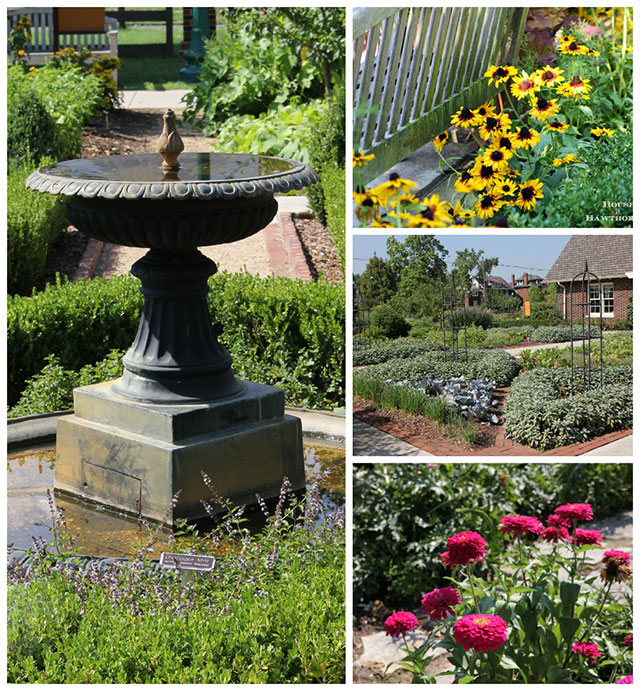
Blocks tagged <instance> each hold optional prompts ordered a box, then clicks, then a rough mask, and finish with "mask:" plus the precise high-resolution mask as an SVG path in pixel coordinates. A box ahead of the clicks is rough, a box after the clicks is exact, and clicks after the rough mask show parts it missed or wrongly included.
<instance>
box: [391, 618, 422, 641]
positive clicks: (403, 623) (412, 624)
mask: <svg viewBox="0 0 640 691" xmlns="http://www.w3.org/2000/svg"><path fill="white" fill-rule="evenodd" d="M419 625H420V624H419V622H418V620H417V619H416V616H415V614H411V612H396V613H395V614H392V615H391V616H390V617H387V620H386V621H385V622H384V630H385V631H386V632H387V636H391V638H397V637H398V636H401V635H402V634H403V633H405V632H406V631H413V630H414V629H417V628H418V626H419Z"/></svg>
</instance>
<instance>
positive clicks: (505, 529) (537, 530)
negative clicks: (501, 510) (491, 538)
mask: <svg viewBox="0 0 640 691" xmlns="http://www.w3.org/2000/svg"><path fill="white" fill-rule="evenodd" d="M500 532H501V533H502V534H503V535H506V534H508V533H511V534H512V535H513V537H518V536H519V535H542V533H544V526H543V525H542V523H540V521H539V520H538V519H537V518H534V517H533V516H515V515H514V516H505V517H504V518H503V519H501V521H500Z"/></svg>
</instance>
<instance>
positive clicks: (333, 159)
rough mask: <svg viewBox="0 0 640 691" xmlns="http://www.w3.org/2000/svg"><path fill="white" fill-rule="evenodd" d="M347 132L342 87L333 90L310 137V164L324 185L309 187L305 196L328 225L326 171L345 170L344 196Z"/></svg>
mask: <svg viewBox="0 0 640 691" xmlns="http://www.w3.org/2000/svg"><path fill="white" fill-rule="evenodd" d="M345 131H346V130H345V88H344V86H341V87H338V88H336V89H335V90H334V92H333V96H332V98H331V99H330V100H329V108H328V109H327V110H326V111H325V115H324V117H323V118H322V120H321V121H320V123H319V126H318V128H317V129H316V130H315V131H314V133H313V135H312V138H311V148H310V155H311V159H310V164H311V167H312V168H313V169H314V170H315V171H316V172H317V173H318V175H319V176H320V180H321V182H320V183H317V184H315V185H311V187H307V189H306V195H307V198H308V200H309V208H310V209H311V210H312V211H313V213H314V215H315V217H316V218H317V219H318V220H319V221H321V222H322V223H325V222H326V220H327V212H328V208H327V205H328V204H327V202H326V201H325V199H326V194H325V189H324V188H325V187H326V186H327V183H326V182H325V180H324V172H323V171H324V169H325V167H327V166H329V167H332V168H335V167H337V168H343V177H342V180H341V183H340V186H341V188H342V190H343V194H344V157H345ZM343 217H344V212H343ZM343 222H344V221H343Z"/></svg>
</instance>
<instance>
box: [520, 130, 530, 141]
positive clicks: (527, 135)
mask: <svg viewBox="0 0 640 691" xmlns="http://www.w3.org/2000/svg"><path fill="white" fill-rule="evenodd" d="M519 137H520V139H531V130H530V129H529V128H528V127H523V128H522V129H521V130H520V135H519Z"/></svg>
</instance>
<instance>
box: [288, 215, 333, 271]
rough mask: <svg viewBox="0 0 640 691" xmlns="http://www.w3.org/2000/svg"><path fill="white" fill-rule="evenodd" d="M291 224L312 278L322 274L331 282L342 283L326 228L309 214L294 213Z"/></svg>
mask: <svg viewBox="0 0 640 691" xmlns="http://www.w3.org/2000/svg"><path fill="white" fill-rule="evenodd" d="M293 224H294V225H295V227H296V231H297V232H298V237H299V238H300V242H301V243H302V249H303V250H304V255H305V257H306V259H307V264H309V269H310V271H311V275H312V276H313V279H314V280H317V279H318V278H320V276H323V277H324V279H325V280H326V281H330V282H331V283H341V284H342V283H344V277H343V275H342V269H341V267H340V257H339V256H338V252H337V250H336V248H335V245H334V244H333V241H332V240H331V236H330V235H329V232H328V231H327V229H326V228H325V227H324V226H323V225H322V223H320V221H318V220H317V219H316V218H314V217H313V216H311V215H310V214H296V215H295V216H294V217H293Z"/></svg>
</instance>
